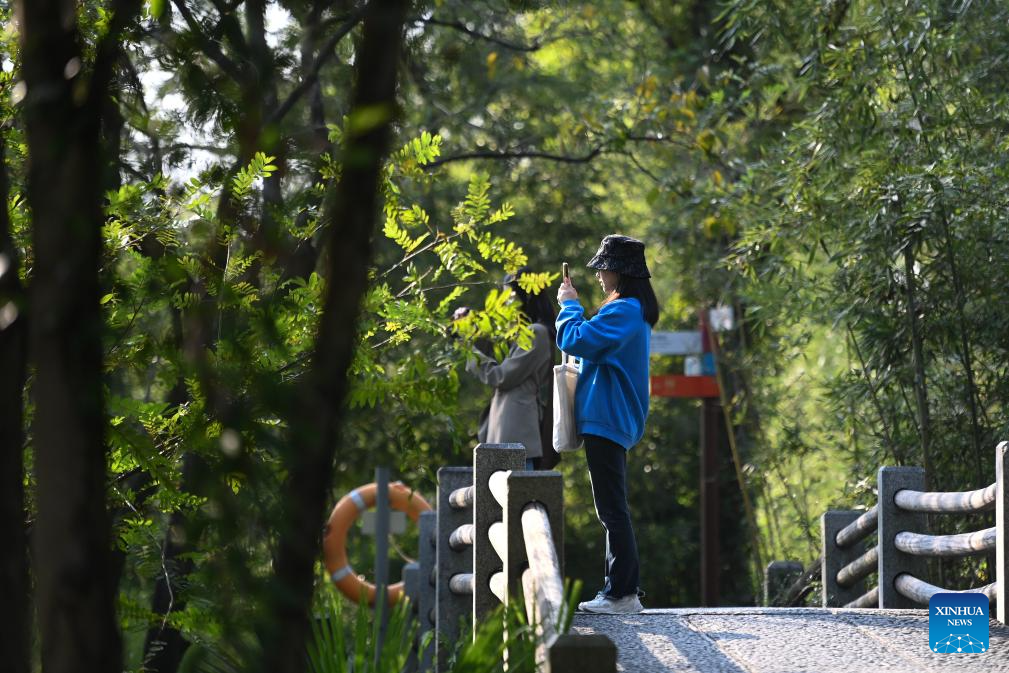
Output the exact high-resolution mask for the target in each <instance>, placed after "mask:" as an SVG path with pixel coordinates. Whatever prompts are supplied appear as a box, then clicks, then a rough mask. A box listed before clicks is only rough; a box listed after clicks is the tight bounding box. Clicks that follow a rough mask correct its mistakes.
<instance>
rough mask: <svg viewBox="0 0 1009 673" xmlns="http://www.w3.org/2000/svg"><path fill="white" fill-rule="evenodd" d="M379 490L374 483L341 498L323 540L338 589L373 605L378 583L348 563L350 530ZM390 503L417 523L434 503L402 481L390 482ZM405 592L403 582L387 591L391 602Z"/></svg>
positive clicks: (356, 599) (332, 578)
mask: <svg viewBox="0 0 1009 673" xmlns="http://www.w3.org/2000/svg"><path fill="white" fill-rule="evenodd" d="M377 492H378V485H377V484H373V483H372V484H367V485H365V486H359V487H358V488H355V489H354V490H353V491H351V492H350V493H348V494H347V495H345V496H343V497H342V498H340V502H338V503H336V507H334V508H333V513H332V514H330V515H329V522H328V523H327V524H326V534H325V536H324V537H323V540H322V549H323V555H324V558H325V562H326V573H327V574H328V575H329V577H330V579H331V580H333V582H334V583H335V584H336V588H337V589H339V590H340V592H341V593H343V595H344V596H346V597H347V598H349V599H350V600H352V601H354V602H358V601H360V600H361V597H362V596H367V599H368V605H371V606H373V607H374V605H375V585H374V584H372V583H371V582H368V581H367V580H365V579H364V578H363V577H359V576H358V575H357V574H356V573H355V572H354V569H353V568H351V567H350V563H348V562H347V532H348V531H349V530H350V527H351V526H352V525H353V523H354V521H355V520H357V517H358V515H359V514H360V513H361V512H363V511H365V510H366V509H368V508H369V507H374V506H375V499H376V494H377ZM389 506H390V507H392V508H393V509H395V510H397V511H400V512H405V513H406V515H407V516H408V517H410V520H411V521H413V522H414V523H416V522H417V517H419V516H420V513H421V512H426V511H428V510H430V509H431V505H429V504H427V501H426V500H424V498H423V497H421V495H420V493H417V492H416V491H414V490H413V489H411V488H408V487H407V486H406V485H405V484H404V483H403V482H401V481H396V482H393V483H391V484H389ZM402 593H403V583H402V582H397V583H396V584H390V585H389V587H388V589H387V590H386V595H387V597H388V600H389V605H394V604H395V603H396V601H398V600H399V597H400V595H401V594H402Z"/></svg>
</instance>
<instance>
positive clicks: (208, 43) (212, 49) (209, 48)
mask: <svg viewBox="0 0 1009 673" xmlns="http://www.w3.org/2000/svg"><path fill="white" fill-rule="evenodd" d="M172 4H174V5H175V7H176V8H177V9H178V10H179V14H181V15H182V18H183V19H184V20H185V22H186V25H187V26H189V30H190V32H191V33H193V35H194V36H195V37H196V40H197V41H198V42H199V43H200V47H201V49H202V50H203V53H204V54H206V55H207V57H208V58H209V59H210V60H211V61H213V62H214V63H216V64H217V67H218V68H220V69H221V70H223V71H224V72H225V73H227V75H228V76H229V77H231V79H233V80H235V82H238V83H242V82H243V81H244V80H245V77H244V74H243V72H242V68H241V67H239V65H238V64H237V63H235V62H234V61H233V60H231V59H230V58H228V57H227V55H225V53H224V52H223V51H221V47H220V46H219V45H218V44H217V43H216V42H214V41H213V40H211V39H210V38H209V37H207V35H206V34H205V33H204V32H203V27H202V26H201V25H200V22H199V21H197V20H196V18H195V17H194V16H193V14H192V12H190V11H189V8H188V7H186V0H172Z"/></svg>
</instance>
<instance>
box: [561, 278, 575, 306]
mask: <svg viewBox="0 0 1009 673" xmlns="http://www.w3.org/2000/svg"><path fill="white" fill-rule="evenodd" d="M568 299H578V290H576V289H575V286H574V285H572V284H571V279H570V278H565V279H564V280H563V281H562V282H561V286H560V288H558V290H557V303H558V304H563V303H564V302H566V301H567V300H568Z"/></svg>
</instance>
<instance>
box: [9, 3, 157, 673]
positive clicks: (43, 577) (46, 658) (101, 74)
mask: <svg viewBox="0 0 1009 673" xmlns="http://www.w3.org/2000/svg"><path fill="white" fill-rule="evenodd" d="M138 5H139V2H138V1H136V2H133V1H129V2H115V3H113V7H112V13H113V19H112V20H111V21H110V25H109V29H108V32H107V33H106V38H105V39H104V41H103V43H102V44H101V45H99V47H98V49H97V50H96V54H97V55H96V58H95V65H94V68H84V67H78V68H77V69H76V71H75V70H74V69H68V64H71V63H76V64H78V66H79V65H80V63H81V59H82V56H83V54H82V49H81V45H80V35H79V34H78V31H77V22H76V16H77V10H76V3H74V2H73V1H72V0H31V1H30V2H26V1H22V2H21V4H20V10H21V12H20V15H21V17H22V24H21V38H22V52H21V55H22V59H23V60H22V72H23V76H24V82H25V84H26V86H27V89H26V95H25V98H24V103H23V115H24V122H25V130H26V136H27V141H28V155H29V163H30V166H29V170H28V201H29V204H30V206H31V211H32V218H33V219H32V221H33V246H34V254H35V262H34V268H33V275H32V288H31V296H30V300H31V305H32V315H33V316H34V319H33V320H32V322H31V329H30V336H29V338H30V349H31V357H32V362H33V364H34V366H35V381H34V386H33V394H34V400H35V417H34V423H33V428H34V448H35V469H36V480H37V484H38V491H37V497H36V502H37V507H38V515H37V520H36V524H35V527H34V529H33V538H34V539H33V544H34V550H35V555H34V568H35V576H36V578H37V583H38V584H37V594H36V597H37V599H36V606H37V614H38V624H39V633H40V637H41V652H42V667H43V669H44V670H45V671H47V673H63V672H64V671H66V672H67V673H69V672H71V671H92V672H94V673H102V672H108V673H118V672H119V671H120V670H122V653H121V642H120V636H119V629H118V624H117V620H116V614H115V597H116V587H115V584H114V582H113V578H112V567H111V563H110V561H111V554H110V550H111V539H110V521H109V513H108V511H107V509H106V502H105V492H106V478H105V477H106V475H105V443H104V425H105V418H104V408H103V395H102V344H101V332H102V316H101V311H100V307H99V303H98V300H99V281H98V268H99V261H100V253H101V245H102V243H101V228H102V223H103V214H102V207H101V205H102V193H103V187H104V185H103V184H102V176H103V175H104V174H105V164H104V161H103V159H102V146H101V142H100V131H101V109H102V104H103V102H104V96H105V94H106V89H107V85H108V81H109V78H110V74H111V70H112V59H113V50H114V49H117V48H118V46H117V43H118V40H119V33H120V31H121V30H122V28H123V26H124V24H125V23H126V21H127V20H128V19H129V18H130V17H132V16H133V15H134V14H135V12H136V10H137V9H138ZM88 76H90V82H85V81H82V80H84V78H85V77H88ZM82 92H83V96H82V95H81V94H82Z"/></svg>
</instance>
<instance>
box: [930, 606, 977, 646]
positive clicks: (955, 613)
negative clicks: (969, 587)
mask: <svg viewBox="0 0 1009 673" xmlns="http://www.w3.org/2000/svg"><path fill="white" fill-rule="evenodd" d="M928 640H929V647H930V648H931V649H932V651H933V652H939V653H940V654H947V653H954V654H955V653H971V652H987V651H988V597H987V596H985V595H984V594H951V593H939V594H934V595H933V596H932V598H930V599H929V601H928Z"/></svg>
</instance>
